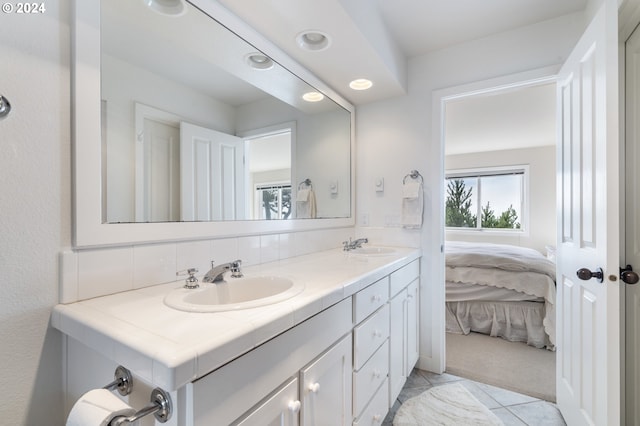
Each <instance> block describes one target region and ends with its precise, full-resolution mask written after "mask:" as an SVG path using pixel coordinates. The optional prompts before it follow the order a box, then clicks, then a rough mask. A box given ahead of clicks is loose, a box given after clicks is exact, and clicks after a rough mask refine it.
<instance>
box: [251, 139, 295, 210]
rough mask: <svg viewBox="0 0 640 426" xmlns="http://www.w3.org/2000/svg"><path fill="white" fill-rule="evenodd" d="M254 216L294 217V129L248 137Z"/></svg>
mask: <svg viewBox="0 0 640 426" xmlns="http://www.w3.org/2000/svg"><path fill="white" fill-rule="evenodd" d="M245 149H246V151H245V152H246V155H245V162H246V165H247V170H248V174H249V177H248V180H249V182H251V187H253V188H254V193H255V195H254V196H253V197H252V199H251V200H247V201H248V202H249V203H251V212H252V215H251V217H252V218H253V219H266V220H270V219H289V218H291V131H290V130H283V131H281V132H277V133H273V134H268V135H264V136H257V137H253V138H251V139H246V145H245Z"/></svg>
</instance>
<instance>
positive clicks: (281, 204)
mask: <svg viewBox="0 0 640 426" xmlns="http://www.w3.org/2000/svg"><path fill="white" fill-rule="evenodd" d="M255 202H256V205H257V206H258V208H257V213H258V214H257V217H255V218H254V219H264V220H271V219H289V218H290V217H291V185H290V184H289V185H277V184H276V185H269V186H257V187H256V196H255Z"/></svg>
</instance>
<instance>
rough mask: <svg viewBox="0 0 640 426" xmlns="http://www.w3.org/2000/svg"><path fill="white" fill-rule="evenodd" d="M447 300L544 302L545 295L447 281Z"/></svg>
mask: <svg viewBox="0 0 640 426" xmlns="http://www.w3.org/2000/svg"><path fill="white" fill-rule="evenodd" d="M446 292H447V293H446V300H447V302H468V301H473V300H484V301H491V302H544V297H537V296H532V295H530V294H525V293H521V292H519V291H513V290H509V289H507V288H500V287H489V286H486V285H480V284H469V283H454V282H451V281H447V286H446Z"/></svg>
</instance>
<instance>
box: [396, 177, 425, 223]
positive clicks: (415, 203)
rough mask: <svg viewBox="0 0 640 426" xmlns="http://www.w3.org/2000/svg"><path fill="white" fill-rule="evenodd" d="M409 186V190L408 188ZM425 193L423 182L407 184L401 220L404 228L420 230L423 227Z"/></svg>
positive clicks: (404, 191)
mask: <svg viewBox="0 0 640 426" xmlns="http://www.w3.org/2000/svg"><path fill="white" fill-rule="evenodd" d="M408 186H409V188H407V187H408ZM416 186H417V191H416ZM423 192H424V191H423V189H422V183H421V182H407V183H405V184H404V186H403V197H402V218H401V223H402V227H403V228H411V229H419V228H421V227H422V210H423V206H424V200H423V198H424V196H423ZM407 195H410V196H407Z"/></svg>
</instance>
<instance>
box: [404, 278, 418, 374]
mask: <svg viewBox="0 0 640 426" xmlns="http://www.w3.org/2000/svg"><path fill="white" fill-rule="evenodd" d="M418 303H419V298H418V280H415V281H413V282H412V283H411V284H409V287H407V303H406V308H405V312H406V323H405V324H406V339H407V340H406V348H405V354H406V357H405V371H404V373H405V374H406V376H407V377H409V375H410V374H411V370H413V367H414V366H415V365H416V362H418V356H419V355H420V354H419V352H420V351H419V346H418V345H419V344H420V342H419V340H418V339H419V336H418V335H419V330H418Z"/></svg>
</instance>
